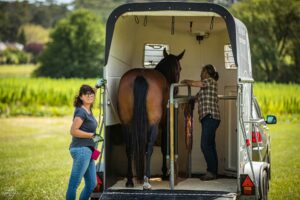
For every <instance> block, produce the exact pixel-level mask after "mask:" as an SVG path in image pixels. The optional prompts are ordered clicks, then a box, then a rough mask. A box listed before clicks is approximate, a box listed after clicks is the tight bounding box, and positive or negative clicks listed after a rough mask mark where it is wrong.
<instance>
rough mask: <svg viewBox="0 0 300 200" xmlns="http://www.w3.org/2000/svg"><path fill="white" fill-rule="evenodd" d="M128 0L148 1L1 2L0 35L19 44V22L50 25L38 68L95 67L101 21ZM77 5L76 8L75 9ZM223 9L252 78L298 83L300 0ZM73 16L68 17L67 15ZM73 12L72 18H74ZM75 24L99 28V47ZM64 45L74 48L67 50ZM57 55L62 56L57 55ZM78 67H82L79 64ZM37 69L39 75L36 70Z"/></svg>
mask: <svg viewBox="0 0 300 200" xmlns="http://www.w3.org/2000/svg"><path fill="white" fill-rule="evenodd" d="M182 1H183V0H182ZM188 1H189V0H186V2H188ZM132 2H150V1H147V0H144V1H142V0H101V1H98V0H74V1H73V2H72V3H71V4H68V5H67V4H57V3H56V2H55V1H54V0H47V1H45V2H44V3H40V2H33V3H30V2H28V1H17V2H0V27H1V30H0V40H1V41H6V40H8V41H21V42H23V43H24V42H25V41H24V40H28V36H27V37H25V36H24V35H26V33H27V34H28V32H30V31H28V30H27V29H29V28H28V27H27V29H26V28H24V29H23V30H27V32H26V31H24V33H23V32H22V29H20V27H22V25H24V24H34V25H39V26H41V27H43V28H45V29H53V30H52V31H51V32H52V33H51V34H50V38H49V40H46V41H49V43H47V44H48V45H47V46H48V48H46V51H45V52H44V55H42V56H41V59H40V60H41V62H42V67H41V69H46V68H45V67H43V66H46V64H45V62H50V61H49V60H55V61H53V62H52V63H50V64H49V63H48V64H47V66H48V67H49V68H52V69H47V70H46V71H47V73H45V74H47V76H50V75H49V72H51V71H53V72H54V71H55V70H54V68H59V69H62V68H63V69H65V68H67V66H68V67H74V66H75V67H74V69H75V68H76V70H78V69H80V68H79V66H80V65H81V63H84V62H87V60H88V63H94V65H97V66H98V68H97V69H99V67H100V66H101V63H103V54H104V52H103V51H104V37H105V36H104V29H105V25H104V24H105V22H106V20H107V18H108V16H109V14H110V13H111V12H112V10H113V9H114V8H116V7H117V6H119V5H121V4H123V3H132ZM199 2H203V1H199ZM210 2H211V1H210ZM219 2H220V1H219ZM222 2H223V1H222ZM224 2H225V1H224ZM82 8H84V9H85V11H83V10H82ZM78 9H79V10H80V11H76V10H78ZM228 9H229V10H230V11H231V13H232V14H233V15H234V16H235V17H237V18H238V19H240V20H241V21H243V22H244V23H245V25H246V26H247V28H248V32H249V39H250V47H251V54H252V66H253V75H254V78H255V79H256V80H257V81H267V82H272V81H276V82H297V83H299V82H300V73H299V70H300V23H299V22H300V2H299V1H295V0H276V1H273V0H240V1H238V2H237V3H235V4H233V5H232V6H231V7H229V8H228ZM72 15H73V17H71V16H72ZM74 15H75V16H77V17H74ZM78 16H81V17H82V20H79V19H78ZM75 18H76V20H75ZM88 20H91V21H90V22H93V23H95V22H96V21H97V23H98V25H95V24H93V23H89V22H88ZM79 24H81V25H80V26H81V27H85V28H83V29H84V30H87V31H91V30H92V32H93V31H95V32H97V31H99V33H101V34H94V33H89V34H91V35H92V36H93V37H95V38H90V39H91V40H92V41H97V42H96V44H97V45H98V46H97V49H98V50H99V51H92V52H89V48H88V47H89V45H90V44H86V43H88V40H86V39H84V38H82V37H80V34H78V33H77V32H76V30H77V29H76V28H74V27H77V26H79ZM63 26H64V27H65V28H63ZM89 26H92V28H88V27H89ZM25 27H26V26H25ZM31 29H33V27H31ZM62 31H65V32H62ZM68 31H69V32H68ZM72 31H73V32H72ZM34 35H36V34H34ZM74 35H75V36H76V37H74ZM83 35H84V34H83ZM68 37H70V38H68ZM24 38H26V39H24ZM59 44H60V45H61V49H63V50H64V53H66V52H67V53H69V56H68V54H67V53H66V55H65V54H61V55H57V56H56V55H55V51H56V50H55V49H57V48H60V47H59ZM62 44H64V45H62ZM56 45H58V46H56ZM81 47H84V48H85V50H86V51H85V52H79V51H80V48H81ZM67 48H73V49H69V50H67ZM51 49H52V51H53V53H52V54H51V53H49V51H50V50H51ZM47 51H48V52H47ZM56 53H57V52H56ZM93 54H96V55H93ZM79 55H80V56H79ZM59 56H64V57H62V58H60V57H59ZM84 57H86V58H87V60H85V59H84ZM66 58H69V59H66ZM71 58H72V59H71ZM43 59H44V60H43ZM91 59H95V60H94V61H93V60H91ZM72 60H73V61H72ZM64 62H68V63H67V64H66V63H64ZM54 65H57V66H54ZM59 66H64V67H59ZM82 69H83V70H84V68H82ZM70 71H72V70H70ZM74 73H75V72H74V70H73V71H72V72H70V73H69V75H67V76H66V75H64V74H63V73H62V74H59V75H57V74H56V75H54V77H60V76H65V77H72V76H74ZM39 74H40V75H43V73H41V71H40V72H39ZM93 75H94V76H95V75H96V73H94V74H93V73H90V75H88V76H86V75H80V76H83V77H90V76H93Z"/></svg>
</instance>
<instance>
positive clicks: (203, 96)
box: [198, 78, 220, 121]
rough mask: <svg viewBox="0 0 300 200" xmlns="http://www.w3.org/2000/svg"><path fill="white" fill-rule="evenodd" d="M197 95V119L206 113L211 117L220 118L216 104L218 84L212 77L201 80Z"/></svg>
mask: <svg viewBox="0 0 300 200" xmlns="http://www.w3.org/2000/svg"><path fill="white" fill-rule="evenodd" d="M202 82H203V86H204V87H201V88H200V91H199V95H198V112H199V120H200V121H201V119H203V118H204V117H205V116H206V115H208V114H211V116H212V118H214V119H218V120H220V111H219V106H218V85H217V81H215V80H214V79H213V78H207V79H204V80H203V81H202Z"/></svg>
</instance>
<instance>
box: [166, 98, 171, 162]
mask: <svg viewBox="0 0 300 200" xmlns="http://www.w3.org/2000/svg"><path fill="white" fill-rule="evenodd" d="M166 134H167V160H169V159H170V104H169V103H168V105H167V132H166Z"/></svg>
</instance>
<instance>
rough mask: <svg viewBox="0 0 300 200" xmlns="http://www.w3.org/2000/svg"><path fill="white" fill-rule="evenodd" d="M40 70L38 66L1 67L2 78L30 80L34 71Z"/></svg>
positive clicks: (0, 76)
mask: <svg viewBox="0 0 300 200" xmlns="http://www.w3.org/2000/svg"><path fill="white" fill-rule="evenodd" d="M37 68H38V66H37V65H32V64H28V65H1V66H0V78H12V77H20V78H29V77H30V76H31V74H32V72H33V71H34V70H36V69H37Z"/></svg>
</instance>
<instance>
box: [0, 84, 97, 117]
mask: <svg viewBox="0 0 300 200" xmlns="http://www.w3.org/2000/svg"><path fill="white" fill-rule="evenodd" d="M95 83H96V79H50V78H2V79H0V86H1V87H0V114H1V115H2V116H3V115H4V116H16V115H29V116H63V115H69V114H71V113H72V111H73V107H72V104H73V101H74V97H75V95H76V94H77V93H78V90H79V87H80V86H81V85H82V84H89V85H91V86H93V85H95ZM95 104H98V102H96V103H95Z"/></svg>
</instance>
